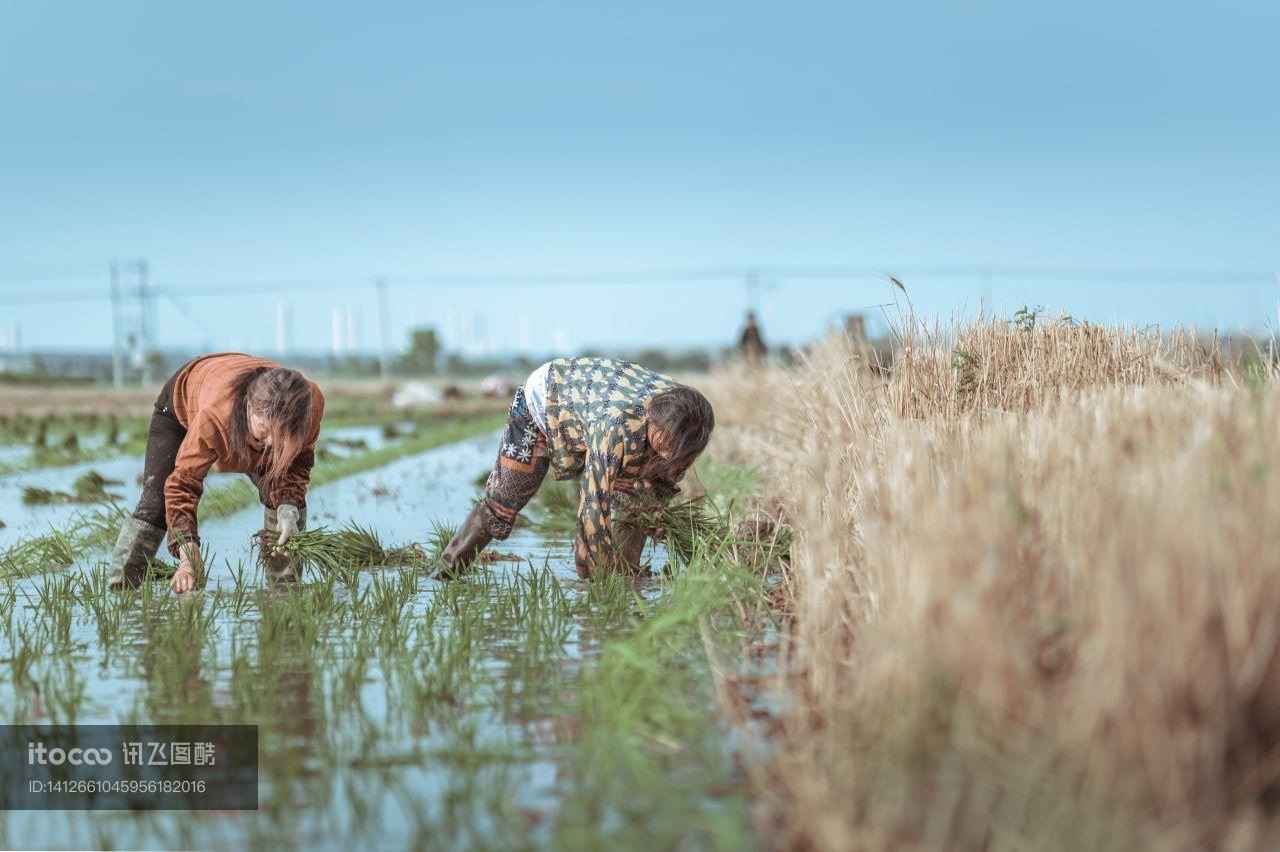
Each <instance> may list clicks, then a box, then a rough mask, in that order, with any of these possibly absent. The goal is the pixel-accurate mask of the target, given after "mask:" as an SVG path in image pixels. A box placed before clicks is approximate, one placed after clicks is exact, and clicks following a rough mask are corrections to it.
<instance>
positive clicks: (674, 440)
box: [642, 385, 716, 483]
mask: <svg viewBox="0 0 1280 852" xmlns="http://www.w3.org/2000/svg"><path fill="white" fill-rule="evenodd" d="M649 423H650V424H651V425H653V426H655V427H657V428H658V429H660V430H662V433H663V435H665V436H666V440H667V444H666V449H668V450H669V452H670V458H666V459H664V458H661V457H660V456H659V455H658V453H657V450H654V449H653V448H650V452H649V460H648V462H647V463H646V464H645V468H644V473H643V474H642V476H643V477H644V478H645V479H649V480H665V481H667V482H670V483H674V482H676V481H678V480H679V479H680V477H682V476H684V472H685V471H686V470H688V469H689V467H690V466H691V465H692V464H693V463H694V462H695V461H697V459H698V456H700V455H702V451H703V450H705V449H706V448H707V442H708V441H710V440H711V430H712V429H714V428H715V426H716V415H715V412H714V411H713V410H712V408H711V403H710V402H708V401H707V398H706V397H705V396H703V395H702V394H701V393H699V392H698V391H696V390H694V389H693V388H691V387H689V386H687V385H676V386H675V387H673V388H670V389H669V390H665V391H663V392H661V393H658V394H655V395H654V396H652V397H650V399H649Z"/></svg>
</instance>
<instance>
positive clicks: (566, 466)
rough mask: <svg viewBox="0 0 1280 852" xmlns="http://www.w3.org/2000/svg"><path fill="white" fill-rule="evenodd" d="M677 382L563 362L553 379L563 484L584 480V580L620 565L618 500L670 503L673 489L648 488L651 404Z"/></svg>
mask: <svg viewBox="0 0 1280 852" xmlns="http://www.w3.org/2000/svg"><path fill="white" fill-rule="evenodd" d="M675 386H676V382H675V380H673V379H671V378H670V377H668V376H664V375H663V374H661V373H655V372H653V371H652V370H646V369H645V368H644V367H641V366H640V365H639V364H633V363H631V362H629V361H613V360H609V359H605V358H561V359H558V360H555V361H552V362H551V364H550V369H549V371H548V374H547V399H546V402H547V439H548V443H549V445H550V449H551V470H552V473H553V474H554V475H555V478H556V479H571V478H573V477H575V476H579V475H581V477H582V496H581V499H580V502H579V504H578V531H577V540H576V542H575V547H574V555H575V560H576V562H577V567H578V573H579V574H581V575H583V576H589V575H590V574H591V573H593V571H594V569H595V568H596V567H597V566H600V565H608V564H611V563H612V562H614V561H616V560H617V558H618V554H617V552H616V550H615V548H614V542H613V533H612V522H611V517H610V511H611V509H612V508H613V503H614V501H615V497H616V496H617V495H618V494H632V493H636V492H646V493H651V494H655V495H656V496H660V497H664V498H665V497H669V496H671V495H672V494H675V493H676V492H677V491H679V488H677V487H676V485H675V483H674V482H660V483H655V482H642V481H641V480H640V479H639V476H640V472H641V470H642V469H643V467H644V464H645V462H646V461H648V458H649V456H648V454H649V444H648V425H649V411H648V403H649V399H650V397H652V396H654V395H655V394H658V393H661V392H663V391H665V390H668V389H670V388H672V387H675Z"/></svg>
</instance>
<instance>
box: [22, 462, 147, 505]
mask: <svg viewBox="0 0 1280 852" xmlns="http://www.w3.org/2000/svg"><path fill="white" fill-rule="evenodd" d="M119 485H124V483H123V482H120V481H119V480H112V479H107V478H106V477H104V476H103V475H102V474H100V473H98V472H97V471H96V470H88V471H85V472H84V473H83V474H81V475H80V476H79V477H77V478H76V480H75V482H73V483H72V484H71V492H70V493H68V492H65V491H50V490H49V489H47V488H39V487H37V486H33V485H28V486H27V487H25V488H23V489H22V504H23V505H24V506H49V505H54V504H66V503H111V502H115V501H116V500H119V499H120V496H119V495H118V494H112V493H110V492H108V491H107V488H111V487H115V486H119Z"/></svg>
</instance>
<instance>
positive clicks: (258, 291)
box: [0, 264, 1276, 306]
mask: <svg viewBox="0 0 1280 852" xmlns="http://www.w3.org/2000/svg"><path fill="white" fill-rule="evenodd" d="M890 274H893V275H895V276H897V277H899V278H905V279H907V284H908V286H909V285H910V284H911V279H912V278H917V279H937V278H950V279H972V280H977V281H982V282H984V285H987V286H989V284H990V282H992V281H994V280H995V279H1004V280H1010V279H1014V280H1028V279H1030V280H1039V281H1074V282H1078V283H1082V284H1085V283H1089V284H1206V285H1208V284H1219V285H1220V284H1263V283H1268V284H1269V283H1274V282H1275V279H1276V274H1275V271H1274V270H1266V271H1261V270H1259V271H1253V270H1240V269H1226V270H1186V269H1123V268H1102V267H1070V266H1016V265H981V264H950V265H933V266H928V265H920V266H912V265H895V264H884V265H816V264H791V265H746V266H701V267H688V268H669V269H650V270H634V271H619V270H605V271H599V272H569V273H417V274H407V275H390V276H380V277H379V279H378V280H385V281H387V282H388V283H389V284H392V285H394V286H395V287H397V288H447V287H466V288H469V289H471V288H525V287H602V286H633V285H641V284H642V285H646V286H663V285H671V286H674V285H682V284H688V283H690V282H694V281H725V282H731V283H734V284H740V283H741V282H742V281H744V280H752V276H755V279H754V280H759V279H760V278H761V277H767V278H768V279H770V280H771V281H774V282H779V283H781V282H786V281H788V280H789V281H792V282H796V281H803V280H809V281H821V280H828V281H831V280H884V279H886V278H887V277H888V276H889V275H890ZM74 277H83V276H74ZM29 280H35V279H29ZM49 280H52V279H49ZM369 280H370V279H369V278H368V277H359V276H341V277H328V278H297V279H268V280H259V281H227V282H205V283H198V284H188V285H183V286H179V285H177V284H175V283H173V282H169V283H164V284H161V285H159V286H155V287H152V288H151V290H152V292H153V293H156V294H163V295H165V296H168V297H170V298H184V299H193V298H214V297H219V296H240V295H271V294H280V293H289V292H312V291H316V290H352V289H360V290H363V289H365V288H367V287H369ZM109 298H110V296H109V294H107V293H105V292H103V288H101V287H98V288H93V289H89V288H76V289H64V290H43V291H41V292H34V293H24V294H21V295H16V296H8V297H4V298H0V305H6V306H23V305H53V304H67V303H72V302H99V301H106V300H108V299H109Z"/></svg>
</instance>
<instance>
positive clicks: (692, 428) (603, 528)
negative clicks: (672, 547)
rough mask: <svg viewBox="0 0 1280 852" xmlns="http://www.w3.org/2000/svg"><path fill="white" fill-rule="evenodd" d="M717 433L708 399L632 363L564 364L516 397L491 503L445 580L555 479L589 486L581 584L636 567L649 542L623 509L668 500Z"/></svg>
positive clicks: (447, 562) (455, 553) (456, 548)
mask: <svg viewBox="0 0 1280 852" xmlns="http://www.w3.org/2000/svg"><path fill="white" fill-rule="evenodd" d="M714 426H715V415H714V413H713V412H712V410H711V404H710V403H709V402H708V401H707V398H706V397H704V396H703V395H702V394H701V393H699V392H698V391H696V390H694V389H693V388H691V387H688V386H686V385H682V384H679V383H678V382H676V381H674V380H673V379H671V378H668V377H667V376H664V375H662V374H661V373H655V372H653V371H652V370H646V369H645V368H644V367H641V366H640V365H638V364H632V363H630V362H628V361H613V360H608V359H604V358H561V359H558V360H555V361H551V362H548V363H546V364H543V365H542V366H541V367H539V368H538V369H537V370H535V371H534V372H533V374H532V375H530V376H529V379H528V381H527V382H525V384H524V386H523V387H520V388H518V389H517V390H516V393H515V399H514V400H513V401H512V403H511V412H510V414H509V416H508V418H507V426H506V430H505V431H504V432H503V436H502V443H501V446H500V447H499V449H498V458H497V461H496V462H495V464H494V466H493V472H492V473H490V474H489V479H488V482H487V483H486V485H485V494H484V499H483V500H481V501H480V502H479V503H478V504H476V507H475V508H474V509H472V511H471V514H470V515H468V516H467V519H466V521H464V522H463V525H462V528H461V529H460V530H459V531H458V533H457V535H455V536H454V537H453V539H452V540H451V541H450V542H449V544H448V546H447V547H446V548H445V550H444V553H443V554H442V556H441V561H442V562H443V563H444V573H452V572H455V571H459V570H461V569H463V568H465V567H466V566H467V565H468V564H470V563H471V561H472V560H473V559H474V558H475V556H476V554H478V553H479V552H480V551H481V550H483V549H484V547H485V545H487V544H488V543H489V542H490V541H491V540H493V539H495V538H496V539H505V538H506V537H507V536H509V535H511V529H512V526H513V524H514V523H515V519H516V515H517V514H519V512H520V510H521V509H523V508H524V507H525V505H526V504H527V503H528V502H529V501H530V500H531V499H532V498H533V495H534V494H536V493H537V491H538V488H539V486H540V485H541V484H542V480H543V479H544V478H545V477H546V475H547V471H548V470H551V471H553V472H554V474H555V478H556V479H571V478H573V477H579V476H580V477H581V483H582V491H581V497H580V500H579V504H578V524H577V537H576V541H575V544H574V558H575V561H576V563H577V569H578V574H579V575H581V576H582V577H589V576H591V574H592V573H594V572H595V571H596V570H597V569H599V568H601V567H635V566H637V565H638V563H639V561H640V554H641V551H642V550H643V548H644V542H645V538H646V536H647V534H646V532H645V531H644V530H643V529H642V528H641V527H639V526H635V525H631V524H626V525H617V524H615V523H614V521H613V517H612V513H613V510H614V508H615V507H616V506H618V505H619V504H623V503H626V502H627V501H628V500H629V499H630V498H633V497H635V496H639V495H646V496H652V497H656V498H658V499H668V498H670V497H671V496H673V495H674V494H676V493H677V492H678V491H679V487H678V486H677V485H676V483H677V482H679V481H680V479H681V478H683V476H684V473H685V471H686V470H688V468H689V467H690V466H691V465H692V464H693V462H694V461H695V460H696V459H697V458H698V456H699V455H700V454H701V453H702V451H703V450H704V449H706V446H707V441H708V440H709V439H710V438H711V430H712V428H714Z"/></svg>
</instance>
